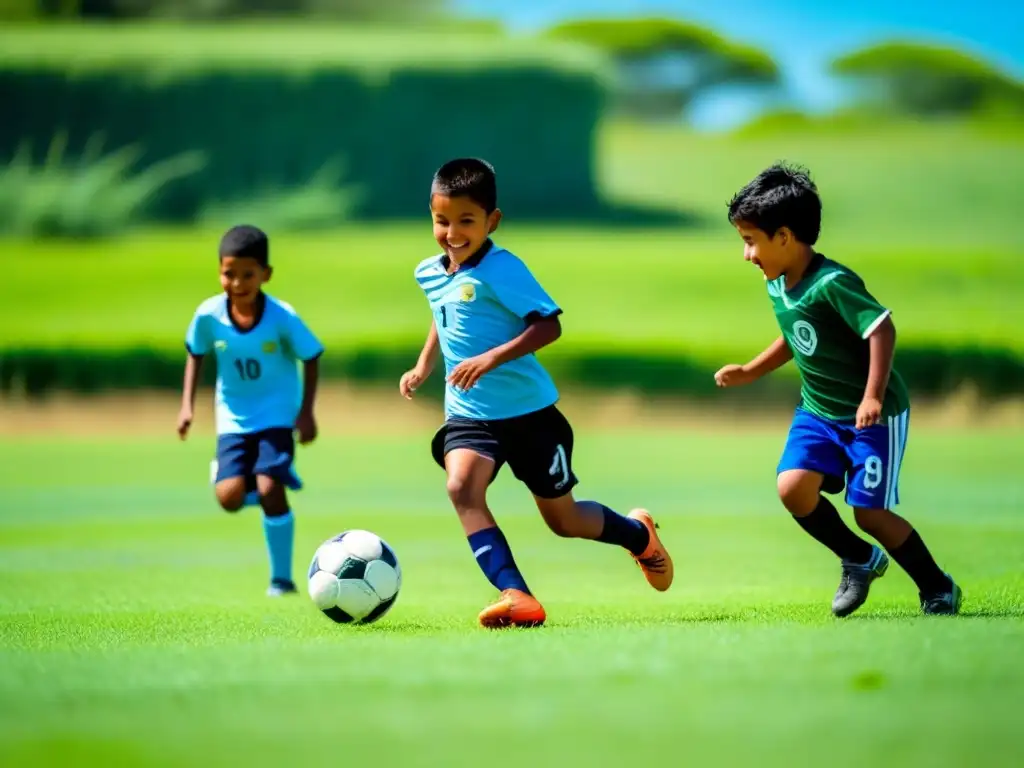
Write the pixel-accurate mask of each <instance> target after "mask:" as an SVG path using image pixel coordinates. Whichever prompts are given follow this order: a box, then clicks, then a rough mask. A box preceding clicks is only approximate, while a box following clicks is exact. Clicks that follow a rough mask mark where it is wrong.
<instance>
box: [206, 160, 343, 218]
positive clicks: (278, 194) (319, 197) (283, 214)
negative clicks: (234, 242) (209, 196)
mask: <svg viewBox="0 0 1024 768" xmlns="http://www.w3.org/2000/svg"><path fill="white" fill-rule="evenodd" d="M342 175H343V174H342V163H341V162H340V161H333V162H328V163H325V164H324V166H323V168H321V169H320V170H319V171H317V173H316V175H315V176H313V178H312V179H310V180H309V182H308V183H307V184H304V185H303V186H301V187H299V188H298V189H291V190H289V189H281V188H277V189H274V188H268V189H263V190H259V191H258V192H257V193H256V194H254V195H252V196H251V197H249V198H246V199H244V200H239V201H235V202H226V203H217V202H213V203H209V204H207V205H206V206H205V207H204V208H203V210H202V212H201V214H200V217H199V218H200V223H201V224H202V225H204V226H207V227H209V228H210V229H216V228H222V229H223V228H224V227H226V226H228V225H229V223H230V222H238V221H258V222H260V226H262V227H263V228H265V229H268V230H274V231H277V232H300V231H310V230H317V229H327V228H329V227H334V226H337V225H338V224H339V223H340V222H343V221H347V220H348V219H350V218H352V215H353V213H354V211H355V210H356V208H357V206H358V205H359V200H360V190H359V189H358V188H355V187H352V186H345V185H344V183H343V182H342Z"/></svg>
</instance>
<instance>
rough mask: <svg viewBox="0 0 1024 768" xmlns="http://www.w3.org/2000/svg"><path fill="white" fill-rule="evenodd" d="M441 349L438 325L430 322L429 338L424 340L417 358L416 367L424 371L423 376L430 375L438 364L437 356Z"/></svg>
mask: <svg viewBox="0 0 1024 768" xmlns="http://www.w3.org/2000/svg"><path fill="white" fill-rule="evenodd" d="M440 351H441V343H440V341H438V338H437V325H436V324H434V323H433V322H431V323H430V330H429V331H427V340H426V341H425V342H423V349H422V351H421V352H420V356H419V359H418V360H416V367H417V368H418V369H419V370H421V371H423V374H424V375H423V378H426V377H427V376H429V375H430V374H431V373H432V372H433V370H434V366H435V365H437V358H438V355H439V353H440Z"/></svg>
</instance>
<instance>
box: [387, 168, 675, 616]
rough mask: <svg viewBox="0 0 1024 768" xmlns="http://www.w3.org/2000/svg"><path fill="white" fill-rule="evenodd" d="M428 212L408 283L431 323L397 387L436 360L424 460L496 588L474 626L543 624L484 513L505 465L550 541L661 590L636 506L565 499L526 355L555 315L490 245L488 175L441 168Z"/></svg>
mask: <svg viewBox="0 0 1024 768" xmlns="http://www.w3.org/2000/svg"><path fill="white" fill-rule="evenodd" d="M430 210H431V214H432V217H433V222H434V238H435V239H436V240H437V242H438V245H440V246H441V251H442V252H441V253H440V254H438V255H437V256H432V257H430V258H429V259H426V260H424V261H423V262H421V263H420V265H419V266H418V267H417V268H416V280H417V282H418V283H419V285H420V287H421V288H422V289H423V291H424V293H425V294H426V296H427V300H428V302H429V304H430V308H431V311H432V313H433V316H434V317H433V321H432V323H431V326H430V332H429V333H428V335H427V341H426V344H425V345H424V347H423V351H422V352H421V353H420V357H419V361H418V362H417V364H416V367H415V368H413V369H412V370H410V371H408V372H407V373H406V374H405V375H404V376H402V380H401V382H400V384H399V388H400V391H401V394H402V395H403V396H404V397H406V398H410V397H412V394H413V393H414V392H415V391H416V389H417V388H418V387H419V386H420V384H422V383H423V381H425V380H426V379H427V377H428V376H429V375H430V373H431V371H432V370H433V368H434V365H435V363H436V361H437V357H438V353H439V352H440V355H441V357H443V359H444V366H445V374H446V385H445V417H446V418H445V424H444V426H443V427H442V428H441V429H440V430H439V431H438V432H437V434H436V435H435V437H434V441H433V446H432V448H433V455H434V459H435V461H436V462H437V463H438V464H439V465H440V466H441V467H443V468H444V469H445V470H446V471H447V474H448V496H449V498H450V499H451V501H452V504H453V505H454V506H455V510H456V512H457V513H458V515H459V520H460V521H461V523H462V527H463V530H464V531H465V533H466V536H467V538H468V539H469V546H470V549H471V551H472V552H473V556H474V557H475V558H476V560H477V564H478V565H479V566H480V568H481V570H482V571H483V572H484V575H485V576H486V577H487V579H488V580H489V581H490V582H491V584H493V585H494V587H495V588H497V589H498V590H499V591H500V592H501V596H500V597H499V599H498V600H497V601H496V602H495V603H494V604H492V605H490V606H488V607H487V608H485V609H484V610H483V612H481V614H480V617H479V619H480V623H481V624H482V625H483V626H485V627H491V628H496V627H508V626H524V627H529V626H539V625H540V624H543V623H544V620H545V618H546V614H545V612H544V608H543V606H541V604H540V602H538V601H537V599H536V598H535V597H534V596H533V595H532V594H531V593H530V590H529V588H528V587H527V585H526V581H525V580H524V579H523V577H522V574H520V572H519V569H518V567H517V566H516V563H515V560H514V559H513V557H512V552H511V549H510V548H509V544H508V541H507V540H506V539H505V536H504V535H503V534H502V532H501V529H500V528H498V525H497V523H496V522H495V520H494V517H493V516H492V514H491V511H490V510H489V509H488V507H487V499H486V494H487V487H488V485H490V483H491V482H492V481H493V480H494V478H495V477H496V476H497V474H498V471H499V470H500V469H501V466H502V465H503V464H505V463H507V464H508V465H509V467H511V469H512V472H513V473H514V474H515V476H516V478H518V479H519V480H520V481H521V482H523V483H524V484H525V485H526V487H527V488H529V490H530V492H531V493H532V494H533V497H534V501H535V502H536V504H537V508H538V509H539V510H540V513H541V515H542V516H543V518H544V521H545V522H546V523H547V524H548V526H549V527H550V528H551V530H552V531H554V532H555V533H556V534H557V535H559V536H567V537H574V538H584V539H594V540H597V541H601V542H605V543H609V544H617V545H619V546H622V547H624V548H626V549H627V550H628V551H629V552H630V554H632V556H633V557H634V559H635V560H636V562H637V563H638V564H639V566H640V568H641V569H642V570H643V572H644V574H645V576H646V577H647V581H648V582H649V583H650V584H651V586H653V587H654V588H655V589H658V590H661V591H664V590H666V589H668V588H669V586H670V585H671V584H672V576H673V568H672V559H671V558H670V557H669V554H668V552H667V550H666V549H665V547H664V546H663V545H662V543H661V541H660V540H659V538H658V534H657V532H656V530H655V524H654V521H653V519H652V518H651V515H650V514H649V513H648V512H647V511H646V510H642V509H635V510H633V511H632V512H630V514H629V516H628V517H623V516H622V515H619V514H616V513H615V512H613V511H612V510H611V509H609V508H608V507H606V506H604V505H603V504H599V503H598V502H595V501H576V500H575V499H574V498H573V495H572V489H573V487H574V486H575V485H576V484H577V479H576V476H575V474H574V473H573V468H572V449H573V432H572V427H570V426H569V422H568V421H566V419H565V417H564V416H563V415H562V414H561V413H560V412H559V410H558V408H557V407H556V406H555V403H556V402H557V401H558V390H557V389H556V388H555V385H554V382H553V381H552V380H551V377H550V376H549V375H548V373H547V371H546V370H544V367H543V366H542V365H541V364H540V362H539V361H538V360H537V358H536V357H535V355H534V353H535V352H536V351H537V350H539V349H541V348H543V347H545V346H547V345H548V344H551V343H552V342H554V341H555V340H556V339H557V338H558V337H559V336H560V335H561V325H560V322H559V319H558V316H559V315H560V314H561V309H560V308H559V307H558V305H557V304H556V303H555V302H554V301H553V300H552V299H551V297H550V296H548V294H547V293H546V292H545V291H544V289H543V288H541V286H540V284H539V283H538V282H537V280H536V279H535V278H534V276H533V275H532V274H531V273H530V270H529V269H528V268H527V267H526V265H525V264H524V263H523V262H522V261H520V260H519V259H518V258H516V257H515V256H514V255H512V254H511V253H509V252H508V251H506V250H505V249H504V248H501V247H500V246H498V245H496V244H495V243H494V242H493V241H492V240H491V239H490V235H491V234H492V233H493V232H494V231H495V229H497V227H498V223H499V221H500V220H501V211H500V210H499V209H498V207H497V189H496V183H495V178H494V170H493V168H491V166H490V165H489V164H487V163H485V162H484V161H482V160H476V159H459V160H452V161H451V162H449V163H446V164H445V165H444V166H442V167H441V168H440V170H438V172H437V173H436V174H435V176H434V181H433V185H432V187H431V195H430Z"/></svg>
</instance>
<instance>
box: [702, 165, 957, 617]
mask: <svg viewBox="0 0 1024 768" xmlns="http://www.w3.org/2000/svg"><path fill="white" fill-rule="evenodd" d="M729 221H730V223H732V225H733V226H734V227H735V228H736V230H737V231H738V232H739V234H740V237H742V238H743V243H744V246H743V257H744V259H746V261H749V262H751V263H753V264H754V265H755V266H757V267H758V268H759V269H760V270H761V272H763V273H764V277H765V281H766V283H767V287H768V296H769V298H770V299H771V302H772V308H773V309H774V311H775V318H776V320H778V323H779V327H780V328H781V330H782V335H781V336H780V337H779V338H778V339H776V340H775V341H774V342H773V343H772V344H771V346H769V347H768V349H766V350H765V351H764V352H762V353H761V354H760V355H758V356H757V357H756V358H754V359H753V360H752V361H750V362H749V363H747V364H746V365H727V366H725V367H724V368H722V369H721V370H720V371H718V373H716V374H715V381H716V383H717V384H718V386H720V387H735V386H741V385H744V384H749V383H751V382H753V381H756V380H757V379H759V378H761V377H762V376H764V375H766V374H768V373H770V372H771V371H774V370H775V369H776V368H778V367H780V366H782V365H784V364H785V363H787V362H789V361H790V360H794V361H795V362H796V366H797V368H798V370H799V371H800V378H801V380H802V386H801V388H800V405H799V406H798V407H797V410H796V415H795V416H794V418H793V424H792V426H791V428H790V431H789V438H788V440H787V441H786V447H785V449H784V451H783V453H782V460H781V461H780V462H779V466H778V470H777V471H778V491H779V497H780V498H781V499H782V503H783V504H784V505H785V506H786V509H788V510H789V511H790V513H791V514H792V515H793V517H794V518H795V519H796V521H797V523H799V524H800V526H801V527H802V528H803V529H804V530H805V531H807V533H809V534H810V535H811V536H813V537H814V538H815V539H817V540H818V541H819V542H821V543H822V544H824V545H825V546H826V547H828V548H829V549H830V550H832V552H834V553H835V554H836V556H837V557H839V558H840V559H841V560H842V580H841V581H840V583H839V589H838V591H837V592H836V595H835V598H834V599H833V601H832V612H833V613H834V614H835V615H836V616H848V615H850V614H851V613H853V612H854V611H856V610H857V609H858V608H860V606H861V605H863V604H864V601H865V600H867V597H868V589H869V587H870V586H871V582H872V581H873V580H874V579H876V578H878V577H880V576H882V575H883V574H884V573H885V571H886V569H887V568H888V567H889V557H890V556H891V557H892V559H893V560H895V561H896V562H897V563H898V564H899V565H900V566H901V567H902V568H903V569H904V570H905V571H906V572H907V573H908V574H909V575H910V577H911V578H912V579H913V580H914V582H915V583H916V584H917V587H918V590H919V594H920V600H921V609H922V610H923V611H924V612H925V613H926V614H955V613H957V612H958V611H959V610H960V602H961V599H962V593H961V590H960V587H959V586H957V584H956V583H955V582H954V581H953V579H952V578H951V577H950V576H949V574H947V573H944V572H943V571H942V569H940V568H939V566H938V565H936V563H935V560H933V559H932V556H931V554H930V553H929V551H928V548H927V547H926V546H925V544H924V542H923V541H922V540H921V537H920V536H919V535H918V533H917V531H915V530H914V528H913V527H912V526H911V524H910V523H909V522H907V521H906V520H904V519H903V518H902V517H900V516H899V515H897V514H895V513H894V512H893V511H892V509H893V507H895V506H896V504H898V503H899V475H900V465H901V463H902V461H903V455H904V452H905V450H906V446H907V428H908V425H909V417H910V399H909V396H908V394H907V388H906V386H905V385H904V383H903V380H902V379H901V378H900V375H899V374H898V373H897V372H896V371H894V370H893V368H892V359H893V350H894V348H895V344H896V328H895V326H894V325H893V322H892V317H891V313H890V311H889V310H888V309H886V308H885V307H883V306H882V305H880V304H879V303H878V302H877V301H876V300H875V298H874V297H873V296H872V295H871V294H870V293H869V292H868V290H867V288H865V286H864V282H863V281H862V280H861V279H860V278H859V277H858V276H857V275H856V274H855V273H854V272H853V271H852V270H850V269H848V268H847V267H844V266H843V265H842V264H839V263H837V262H835V261H832V260H831V259H828V258H825V256H823V255H822V254H820V253H817V252H816V251H815V250H814V244H815V243H816V242H817V240H818V233H819V230H820V228H821V199H820V198H819V197H818V190H817V188H816V187H815V185H814V183H813V182H812V181H811V179H810V177H809V176H808V174H807V172H806V171H804V170H802V169H799V168H793V167H789V166H785V165H775V166H772V167H771V168H768V169H767V170H765V171H763V172H762V173H760V174H759V175H758V176H757V178H755V179H754V180H753V181H751V182H750V183H749V184H747V185H746V186H745V187H744V188H743V189H741V190H740V191H739V192H738V193H737V194H736V196H735V197H734V198H733V199H732V201H731V202H730V203H729ZM844 486H845V487H846V503H847V504H849V505H850V506H851V507H853V510H854V517H855V519H856V521H857V524H858V525H859V526H860V528H861V529H862V530H864V531H865V532H866V533H868V534H870V535H871V536H872V537H873V538H874V539H876V540H877V541H878V542H879V543H880V544H881V545H882V547H884V551H883V549H882V548H881V547H878V546H875V545H873V544H870V543H868V542H867V541H865V540H864V539H862V538H860V537H859V536H857V534H855V533H854V532H853V531H852V530H850V528H848V527H847V526H846V524H845V523H844V522H843V520H842V518H840V516H839V513H838V512H837V511H836V508H835V507H834V506H833V505H832V503H831V502H830V501H829V500H828V499H827V498H825V497H824V496H823V495H822V492H824V493H829V494H837V493H839V492H840V491H842V490H843V487H844ZM886 552H888V556H887V555H886Z"/></svg>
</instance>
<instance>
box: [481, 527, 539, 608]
mask: <svg viewBox="0 0 1024 768" xmlns="http://www.w3.org/2000/svg"><path fill="white" fill-rule="evenodd" d="M468 538H469V548H470V549H472V550H473V557H475V558H476V564H477V565H479V566H480V570H481V571H483V572H484V576H486V577H487V580H488V581H489V582H491V584H493V585H494V586H495V588H496V589H499V590H502V591H504V590H506V589H519V590H522V591H523V592H525V593H527V594H531V593H530V590H529V589H528V588H527V586H526V581H525V580H524V579H523V575H522V574H521V573H519V568H518V567H517V566H516V561H515V559H514V558H513V557H512V550H511V549H509V546H508V541H507V540H506V539H505V534H503V533H502V532H501V529H500V528H498V527H497V526H495V527H494V528H485V529H484V530H482V531H477V532H476V533H474V534H473V535H472V536H469V537H468Z"/></svg>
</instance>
